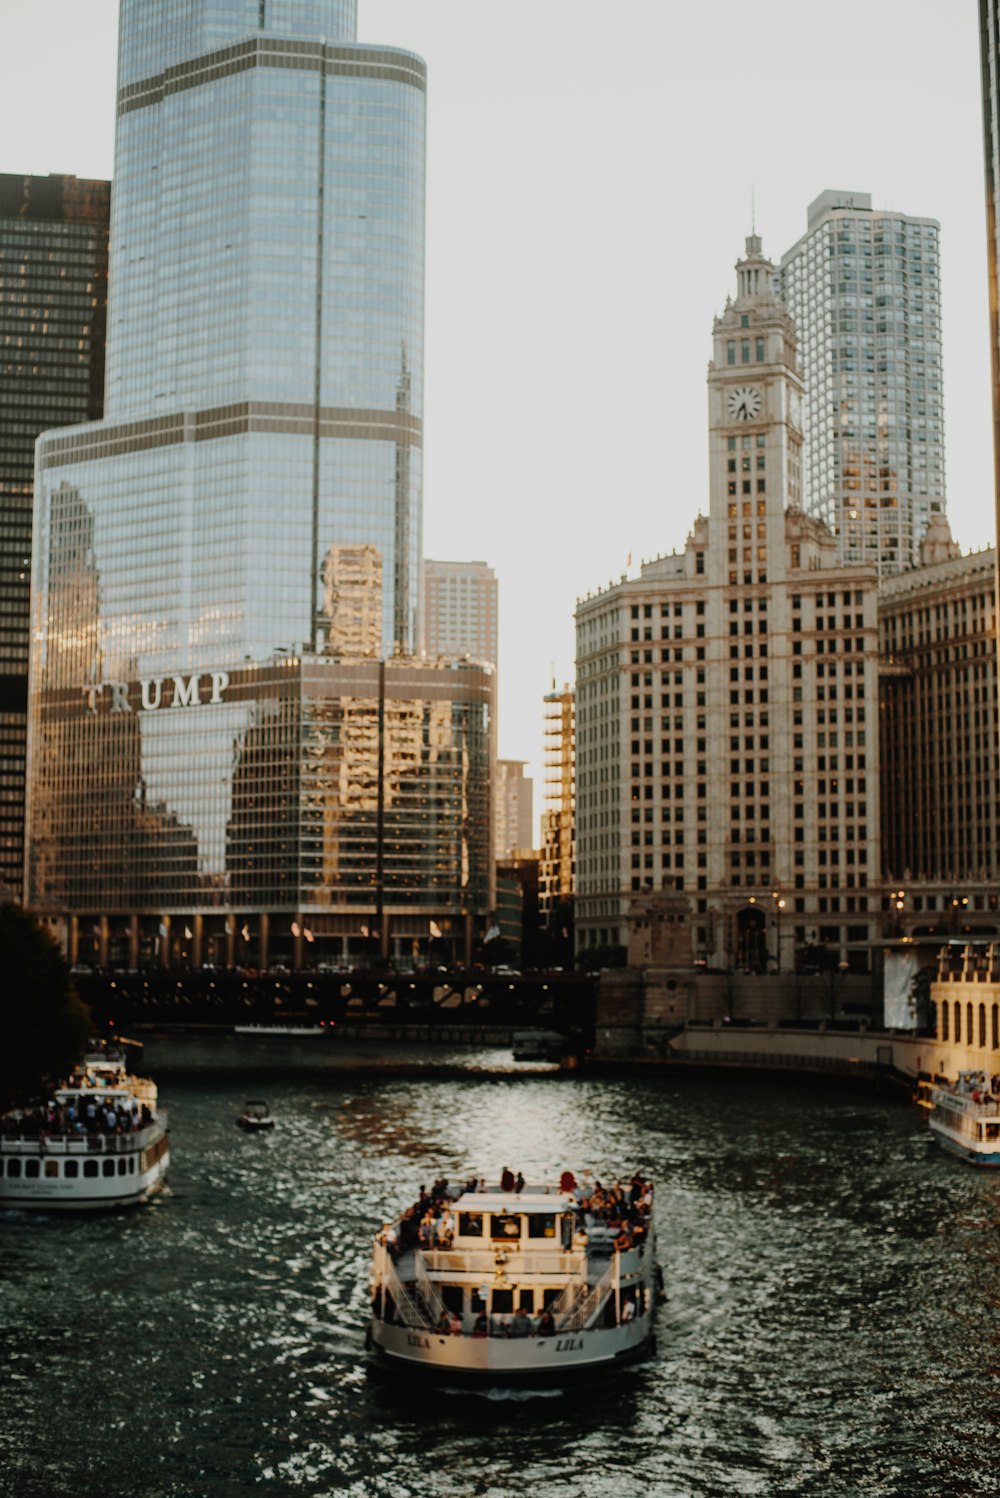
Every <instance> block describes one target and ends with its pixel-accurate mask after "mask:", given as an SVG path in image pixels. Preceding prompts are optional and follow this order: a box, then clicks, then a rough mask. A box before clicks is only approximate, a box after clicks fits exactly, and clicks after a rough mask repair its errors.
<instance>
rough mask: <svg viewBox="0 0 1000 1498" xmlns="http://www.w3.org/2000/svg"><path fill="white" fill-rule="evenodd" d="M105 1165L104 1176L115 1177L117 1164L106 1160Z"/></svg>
mask: <svg viewBox="0 0 1000 1498" xmlns="http://www.w3.org/2000/svg"><path fill="white" fill-rule="evenodd" d="M103 1163H104V1174H105V1175H106V1176H113V1175H114V1173H115V1162H114V1161H113V1160H105V1161H104V1162H103Z"/></svg>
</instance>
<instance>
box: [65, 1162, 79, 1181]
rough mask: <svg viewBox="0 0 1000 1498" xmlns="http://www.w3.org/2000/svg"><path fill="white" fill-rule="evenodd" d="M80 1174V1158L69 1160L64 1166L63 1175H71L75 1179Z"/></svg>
mask: <svg viewBox="0 0 1000 1498" xmlns="http://www.w3.org/2000/svg"><path fill="white" fill-rule="evenodd" d="M79 1174H80V1162H79V1160H67V1161H66V1163H65V1165H64V1166H63V1175H64V1176H69V1178H70V1179H71V1180H73V1179H75V1178H76V1177H77V1176H78V1175H79Z"/></svg>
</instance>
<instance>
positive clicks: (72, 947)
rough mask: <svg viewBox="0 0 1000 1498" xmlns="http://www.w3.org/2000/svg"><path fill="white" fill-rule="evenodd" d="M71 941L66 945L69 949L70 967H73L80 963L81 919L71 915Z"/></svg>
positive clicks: (69, 933)
mask: <svg viewBox="0 0 1000 1498" xmlns="http://www.w3.org/2000/svg"><path fill="white" fill-rule="evenodd" d="M68 935H69V940H68V941H67V943H66V945H67V947H68V948H69V965H70V967H73V966H74V965H75V964H76V963H77V962H79V961H80V917H79V916H78V915H71V916H70V918H69V932H68Z"/></svg>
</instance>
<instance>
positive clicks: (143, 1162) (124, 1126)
mask: <svg viewBox="0 0 1000 1498" xmlns="http://www.w3.org/2000/svg"><path fill="white" fill-rule="evenodd" d="M169 1164H170V1150H169V1144H168V1140H167V1119H166V1114H165V1113H163V1112H162V1111H161V1110H159V1109H158V1107H157V1092H156V1085H155V1083H153V1082H151V1081H149V1080H148V1078H145V1077H133V1076H130V1075H129V1072H128V1066H127V1064H126V1060H125V1055H124V1052H122V1051H121V1050H119V1049H118V1048H116V1047H114V1046H106V1047H103V1048H102V1049H100V1050H98V1051H94V1052H91V1053H90V1054H89V1055H87V1056H86V1057H85V1058H84V1060H83V1062H82V1063H81V1065H80V1067H79V1068H78V1069H77V1070H76V1071H75V1072H74V1073H73V1074H72V1075H71V1076H70V1078H69V1079H68V1081H67V1082H66V1083H65V1085H64V1086H62V1087H59V1088H57V1089H56V1091H55V1093H54V1094H53V1097H52V1100H51V1101H50V1102H49V1103H48V1104H47V1105H46V1106H45V1107H44V1108H27V1109H23V1108H22V1109H17V1110H15V1111H14V1112H12V1113H9V1114H7V1115H5V1116H4V1118H3V1119H2V1120H0V1206H2V1207H25V1208H42V1209H44V1210H46V1211H81V1210H88V1209H93V1208H96V1207H120V1206H131V1205H133V1204H134V1203H136V1202H141V1201H145V1200H146V1199H147V1197H149V1196H152V1195H153V1193H154V1192H156V1191H158V1190H159V1189H160V1187H161V1186H162V1185H163V1182H164V1178H165V1177H166V1173H167V1167H168V1166H169Z"/></svg>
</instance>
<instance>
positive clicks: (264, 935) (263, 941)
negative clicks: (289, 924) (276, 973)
mask: <svg viewBox="0 0 1000 1498" xmlns="http://www.w3.org/2000/svg"><path fill="white" fill-rule="evenodd" d="M257 957H258V965H259V967H260V970H261V972H262V973H266V972H267V970H268V968H269V967H270V966H271V917H270V916H269V915H268V914H267V912H266V911H263V910H262V911H261V915H260V943H259V949H258V954H257Z"/></svg>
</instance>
